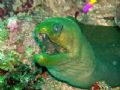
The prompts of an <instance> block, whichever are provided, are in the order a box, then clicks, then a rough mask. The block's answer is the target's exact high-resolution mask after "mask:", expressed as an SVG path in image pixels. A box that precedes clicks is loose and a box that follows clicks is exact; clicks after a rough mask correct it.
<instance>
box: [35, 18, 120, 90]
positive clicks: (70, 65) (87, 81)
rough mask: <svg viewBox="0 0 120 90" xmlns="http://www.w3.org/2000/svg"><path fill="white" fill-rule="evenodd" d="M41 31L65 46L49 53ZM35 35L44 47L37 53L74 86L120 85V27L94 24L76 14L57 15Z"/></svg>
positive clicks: (42, 62)
mask: <svg viewBox="0 0 120 90" xmlns="http://www.w3.org/2000/svg"><path fill="white" fill-rule="evenodd" d="M39 35H42V36H44V35H46V36H47V37H48V38H49V39H50V41H51V42H53V43H55V44H57V45H58V46H60V47H62V48H63V49H64V50H63V51H61V49H62V48H60V49H59V52H57V53H53V54H47V53H46V52H45V51H46V50H45V48H44V46H45V45H44V44H43V43H42V41H41V40H40V39H39ZM34 38H35V40H36V41H37V43H38V45H39V46H40V48H41V49H42V52H41V53H40V54H36V55H34V60H35V62H36V63H37V64H39V65H40V66H43V67H46V68H47V69H48V71H49V72H50V73H51V75H52V76H54V77H55V78H56V79H58V80H61V81H64V82H66V83H68V84H70V85H72V86H75V87H80V88H90V87H91V86H92V85H93V84H94V83H95V82H97V81H105V82H106V83H107V84H108V85H110V86H112V87H115V86H120V31H119V30H118V28H117V27H105V26H92V25H84V24H82V23H78V22H77V21H76V20H75V19H74V18H72V17H67V18H61V17H54V18H48V19H46V20H45V21H43V22H41V23H40V24H39V25H38V26H37V27H36V28H35V30H34Z"/></svg>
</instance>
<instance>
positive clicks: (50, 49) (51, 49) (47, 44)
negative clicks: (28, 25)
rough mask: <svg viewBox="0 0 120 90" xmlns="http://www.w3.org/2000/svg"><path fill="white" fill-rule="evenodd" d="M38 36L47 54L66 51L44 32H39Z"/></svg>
mask: <svg viewBox="0 0 120 90" xmlns="http://www.w3.org/2000/svg"><path fill="white" fill-rule="evenodd" d="M38 38H39V39H40V40H41V42H42V45H43V47H44V48H45V50H46V52H45V53H47V54H56V53H61V52H62V53H63V52H67V49H65V48H64V47H62V46H60V45H58V44H57V43H55V42H53V41H52V40H51V38H49V36H48V35H47V34H45V33H39V34H38Z"/></svg>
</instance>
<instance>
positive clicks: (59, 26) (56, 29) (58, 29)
mask: <svg viewBox="0 0 120 90" xmlns="http://www.w3.org/2000/svg"><path fill="white" fill-rule="evenodd" d="M62 29H63V25H62V24H59V23H55V24H54V25H53V30H54V32H61V31H62Z"/></svg>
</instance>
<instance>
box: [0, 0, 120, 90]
mask: <svg viewBox="0 0 120 90" xmlns="http://www.w3.org/2000/svg"><path fill="white" fill-rule="evenodd" d="M87 2H89V0H0V89H1V90H2V89H3V90H7V89H13V90H22V89H24V90H40V89H42V90H81V89H78V88H75V87H72V86H70V85H67V84H65V83H63V82H59V81H57V80H56V79H54V78H53V77H51V76H50V75H49V73H47V74H46V75H47V77H46V78H45V77H44V76H46V75H42V69H41V67H37V65H34V63H33V55H34V54H37V53H39V52H41V50H40V48H39V46H38V45H37V44H36V42H35V40H34V39H33V33H32V32H33V30H34V28H35V26H36V25H37V24H38V23H40V22H41V21H42V20H44V19H45V18H48V17H55V16H62V17H65V16H68V15H69V16H75V13H76V12H77V15H76V16H77V19H78V21H81V22H82V23H85V24H92V25H104V26H105V25H106V26H111V25H112V26H113V25H115V23H114V22H115V21H114V15H116V23H117V25H119V9H117V12H116V3H117V4H118V3H119V0H98V1H97V3H96V4H95V5H94V7H93V8H92V9H91V10H90V12H89V13H87V14H84V13H83V12H82V11H81V10H82V9H83V6H84V5H85V4H86V3H87ZM115 13H116V14H115ZM49 47H52V45H50V46H49ZM49 51H54V47H52V48H50V50H49ZM48 53H51V52H48ZM26 85H27V86H26ZM100 85H101V84H100ZM102 85H103V84H102ZM105 85H106V84H105ZM103 86H104V85H103ZM101 90H103V89H101ZM113 90H120V88H119V87H116V88H113Z"/></svg>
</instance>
